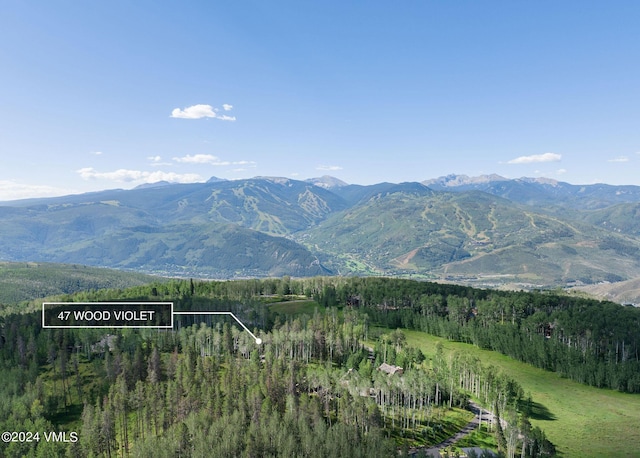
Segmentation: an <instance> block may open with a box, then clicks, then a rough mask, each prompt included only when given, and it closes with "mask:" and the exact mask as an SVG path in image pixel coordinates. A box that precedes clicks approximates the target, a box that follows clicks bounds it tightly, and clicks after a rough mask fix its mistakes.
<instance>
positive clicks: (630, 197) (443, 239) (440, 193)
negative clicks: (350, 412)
mask: <svg viewBox="0 0 640 458" xmlns="http://www.w3.org/2000/svg"><path fill="white" fill-rule="evenodd" d="M639 222H640V186H611V185H604V184H595V185H584V186H581V185H572V184H568V183H563V182H559V181H555V180H550V179H532V178H521V179H506V178H503V177H500V176H497V175H486V176H481V177H467V176H464V175H449V176H446V177H440V178H437V179H432V180H426V181H424V182H422V183H417V182H411V183H399V184H397V183H379V184H375V185H367V186H364V185H353V184H347V183H345V182H343V181H341V180H339V179H337V178H333V177H328V176H325V177H320V178H314V179H309V180H306V181H299V180H293V179H288V178H279V177H256V178H252V179H245V180H234V181H226V180H220V179H217V178H215V177H213V178H212V179H210V180H209V181H208V182H207V183H195V184H171V183H166V182H163V183H156V184H154V185H145V186H140V187H138V188H135V189H132V190H106V191H100V192H92V193H85V194H78V195H71V196H64V197H54V198H43V199H29V200H22V201H11V202H0V234H1V237H0V260H4V261H21V262H24V261H37V262H57V263H75V264H84V265H91V266H102V267H112V268H119V269H130V270H136V271H141V272H146V273H155V274H163V275H175V276H194V277H209V278H232V277H248V276H252V277H253V276H280V275H292V276H309V275H326V274H341V275H363V274H364V275H369V274H371V275H398V276H411V277H414V278H426V279H434V280H448V281H455V282H460V283H467V284H474V285H480V286H498V285H503V284H510V285H512V286H514V285H515V286H516V287H523V288H526V287H536V288H537V287H555V286H567V285H580V284H597V283H603V282H609V283H614V282H621V281H625V280H631V279H635V278H640V256H639V254H640V224H638V223H639Z"/></svg>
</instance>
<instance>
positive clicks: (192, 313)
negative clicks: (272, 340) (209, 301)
mask: <svg viewBox="0 0 640 458" xmlns="http://www.w3.org/2000/svg"><path fill="white" fill-rule="evenodd" d="M173 314H174V315H231V316H232V317H233V319H234V320H236V321H237V322H238V324H239V325H240V326H242V328H243V329H244V330H245V331H247V332H248V333H249V334H250V335H251V337H253V338H254V339H255V341H256V344H257V345H260V344H261V343H262V339H261V338H259V337H256V336H255V335H254V334H253V332H251V331H249V328H247V327H246V326H245V325H244V323H243V322H242V321H240V320H239V319H238V317H237V316H235V315H234V314H233V313H232V312H173Z"/></svg>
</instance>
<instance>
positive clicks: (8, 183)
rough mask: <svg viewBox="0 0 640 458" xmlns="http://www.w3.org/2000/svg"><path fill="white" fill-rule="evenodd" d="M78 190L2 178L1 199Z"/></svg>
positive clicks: (44, 195)
mask: <svg viewBox="0 0 640 458" xmlns="http://www.w3.org/2000/svg"><path fill="white" fill-rule="evenodd" d="M76 192H78V191H77V190H74V189H65V188H57V187H55V186H47V185H42V184H24V183H18V182H16V181H13V180H0V201H2V200H17V199H30V198H34V197H55V196H63V195H66V194H74V193H76Z"/></svg>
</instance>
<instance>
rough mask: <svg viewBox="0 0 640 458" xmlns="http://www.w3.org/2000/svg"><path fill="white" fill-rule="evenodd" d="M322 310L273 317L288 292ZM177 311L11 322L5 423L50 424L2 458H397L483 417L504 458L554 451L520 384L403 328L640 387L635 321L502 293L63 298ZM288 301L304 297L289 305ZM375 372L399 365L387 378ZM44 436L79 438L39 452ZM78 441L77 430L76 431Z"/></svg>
mask: <svg viewBox="0 0 640 458" xmlns="http://www.w3.org/2000/svg"><path fill="white" fill-rule="evenodd" d="M305 298H306V299H307V301H306V302H307V303H309V302H310V301H311V300H314V301H315V302H316V303H317V306H316V307H315V311H314V312H313V313H302V314H293V313H292V314H287V313H284V314H283V313H276V312H274V311H273V310H272V307H271V306H270V305H269V304H270V303H273V302H276V301H282V300H283V299H298V300H300V299H305ZM61 300H69V301H117V300H127V301H132V300H133V301H137V300H139V301H146V300H153V301H158V300H163V301H167V300H171V301H173V302H174V304H175V309H176V310H181V311H198V310H207V311H216V310H219V311H232V312H233V313H234V314H236V315H237V316H238V317H241V319H242V321H243V322H244V323H245V324H246V325H247V326H248V327H249V328H251V329H252V330H253V332H254V333H255V334H256V335H258V336H260V338H261V339H262V344H261V345H256V343H255V341H254V340H253V338H252V337H251V336H250V335H249V334H248V333H246V332H244V331H243V330H242V329H241V328H240V327H239V326H237V325H236V324H235V323H234V322H233V321H232V320H228V319H226V318H223V317H212V316H210V315H209V316H180V317H176V323H175V326H174V330H172V331H171V330H156V329H124V330H118V331H115V330H110V329H64V330H62V329H43V328H42V327H41V321H40V320H41V315H40V314H39V313H24V314H14V313H12V314H4V315H3V316H2V318H0V319H1V320H2V321H0V326H1V338H0V430H2V431H40V434H41V437H40V440H38V441H33V442H24V441H22V442H21V441H16V442H10V443H8V444H0V447H1V450H0V451H1V452H2V456H8V457H13V456H29V457H30V456H34V457H38V456H67V457H84V456H96V457H104V456H106V457H115V456H134V457H148V456H149V457H151V456H153V457H163V456H166V457H170V456H184V457H205V456H246V457H259V456H304V457H307V456H308V457H314V456H318V457H320V456H322V457H324V456H349V457H351V456H354V457H357V456H398V454H399V453H400V454H407V452H408V451H409V449H410V448H412V449H413V450H414V451H415V452H416V453H418V454H419V453H420V448H421V447H425V446H429V445H435V444H439V443H440V442H442V441H443V440H445V439H447V438H448V437H450V436H451V435H453V434H454V433H455V431H456V430H458V429H460V428H461V427H462V426H464V425H465V424H466V422H467V421H468V420H469V419H470V418H471V417H472V416H473V415H472V414H470V413H469V412H467V411H465V410H464V409H465V408H466V407H468V405H469V401H470V400H471V399H473V400H474V401H475V402H477V403H479V404H481V405H483V406H485V407H486V408H487V409H488V410H490V411H492V412H493V413H494V414H495V415H496V416H497V417H499V418H500V419H501V421H494V422H493V424H492V426H491V428H490V430H489V431H487V434H488V435H490V436H491V437H492V438H493V440H494V443H495V446H496V449H498V450H499V451H500V453H501V454H504V455H505V456H515V455H516V454H518V455H519V456H526V457H538V456H551V455H553V454H554V447H553V445H552V444H550V443H549V441H548V440H546V438H545V435H544V432H543V431H541V430H540V429H538V428H533V427H531V425H530V423H529V421H528V413H529V412H528V407H527V406H528V400H527V397H526V394H525V393H523V390H522V388H520V386H519V385H518V383H517V381H516V380H513V379H510V378H508V377H507V376H505V375H503V374H501V373H499V372H496V370H495V369H494V368H491V367H486V366H484V365H483V364H482V363H481V362H480V361H479V360H477V359H474V358H470V357H469V356H468V355H465V354H455V355H453V356H449V357H445V356H444V355H443V354H442V352H437V353H436V354H435V355H434V356H433V357H429V358H427V357H425V355H424V354H422V353H421V351H420V350H418V349H416V348H411V347H410V346H408V345H407V343H406V339H405V338H404V334H403V333H402V331H401V330H400V329H398V328H411V329H419V330H423V331H426V332H429V333H432V334H436V335H440V336H445V337H447V338H449V339H453V340H460V341H465V342H470V343H474V344H475V345H478V346H480V347H483V348H490V349H494V350H498V351H501V352H503V353H505V354H508V355H509V356H511V357H513V358H516V359H520V360H522V361H526V362H529V363H531V364H534V365H537V366H539V367H543V368H545V369H548V370H553V371H557V372H560V373H561V374H563V375H564V376H566V377H569V378H572V379H574V380H578V381H581V382H583V383H588V384H592V385H595V386H602V387H605V386H608V387H612V388H615V389H618V390H621V391H630V392H638V391H640V371H639V369H640V366H639V364H640V363H639V361H638V349H637V344H638V332H640V331H639V329H640V328H639V327H638V324H639V323H638V319H639V316H640V313H639V312H640V311H638V310H636V309H633V308H629V307H622V306H620V305H617V304H612V303H602V302H596V301H591V300H585V299H579V298H572V297H566V296H557V295H553V294H547V293H524V292H518V293H515V292H511V293H508V292H498V291H489V290H477V289H471V288H466V287H460V286H454V285H442V284H433V283H425V282H414V281H409V280H395V279H386V278H325V277H318V278H310V279H300V280H293V279H290V278H282V279H267V280H242V281H232V282H201V281H193V280H172V281H169V282H167V283H156V284H151V285H145V286H138V287H133V288H128V289H125V290H100V291H92V292H84V293H77V294H74V295H70V296H64V297H62V298H61ZM292 304H295V301H292ZM382 363H387V364H388V365H396V366H400V367H402V368H403V371H402V372H401V373H398V374H394V375H390V374H388V373H386V372H385V371H383V370H379V367H380V365H381V364H382ZM44 431H63V432H67V433H69V432H72V431H73V432H76V433H77V440H75V441H73V440H72V441H69V442H66V443H56V442H51V441H46V440H44V438H43V437H42V434H43V432H44ZM67 437H68V436H67Z"/></svg>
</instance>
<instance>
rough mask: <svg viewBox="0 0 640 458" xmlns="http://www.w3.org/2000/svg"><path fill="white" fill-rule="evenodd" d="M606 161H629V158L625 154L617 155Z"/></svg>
mask: <svg viewBox="0 0 640 458" xmlns="http://www.w3.org/2000/svg"><path fill="white" fill-rule="evenodd" d="M607 162H629V158H628V157H627V156H618V157H616V158H614V159H609V160H608V161H607Z"/></svg>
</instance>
